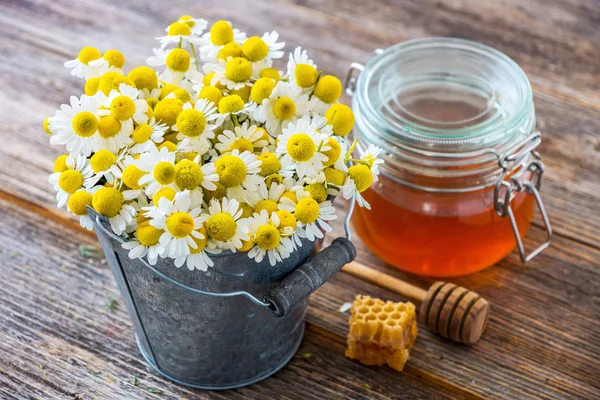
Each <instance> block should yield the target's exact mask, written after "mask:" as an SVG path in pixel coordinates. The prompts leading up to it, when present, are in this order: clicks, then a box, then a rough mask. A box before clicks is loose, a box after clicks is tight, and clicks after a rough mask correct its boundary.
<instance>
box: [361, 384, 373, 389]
mask: <svg viewBox="0 0 600 400" xmlns="http://www.w3.org/2000/svg"><path fill="white" fill-rule="evenodd" d="M363 387H364V388H365V389H369V390H371V389H373V388H372V387H371V385H369V384H368V383H363Z"/></svg>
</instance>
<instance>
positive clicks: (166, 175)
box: [153, 161, 175, 185]
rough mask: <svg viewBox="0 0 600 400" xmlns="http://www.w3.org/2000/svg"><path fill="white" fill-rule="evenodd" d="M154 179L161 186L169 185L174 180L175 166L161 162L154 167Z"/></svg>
mask: <svg viewBox="0 0 600 400" xmlns="http://www.w3.org/2000/svg"><path fill="white" fill-rule="evenodd" d="M153 175H154V179H156V182H158V183H160V184H161V185H169V184H171V183H173V181H174V180H175V166H174V165H173V164H171V163H170V162H167V161H161V162H159V163H157V164H156V165H155V166H154V170H153Z"/></svg>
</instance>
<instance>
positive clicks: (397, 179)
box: [352, 38, 551, 277]
mask: <svg viewBox="0 0 600 400" xmlns="http://www.w3.org/2000/svg"><path fill="white" fill-rule="evenodd" d="M353 110H354V113H355V115H356V127H355V130H354V135H355V138H356V139H358V142H359V146H358V147H359V152H360V149H361V148H362V149H364V148H366V147H367V146H368V145H369V144H375V145H377V146H379V147H381V148H382V150H383V152H382V153H383V154H382V158H383V159H384V160H385V163H384V164H383V165H382V166H381V167H380V171H381V174H380V177H379V179H378V181H377V182H375V183H374V184H373V185H372V187H371V188H369V189H368V190H367V191H366V192H364V193H362V195H363V197H364V198H365V200H367V202H369V203H370V204H371V209H370V210H369V209H366V208H361V207H357V208H356V209H355V210H354V215H353V217H352V224H353V227H354V229H355V230H356V232H357V234H358V236H359V237H360V238H361V240H362V241H363V242H364V243H365V244H366V245H367V246H368V247H369V249H370V250H371V251H373V253H375V254H376V255H377V256H379V257H380V258H382V259H383V260H385V261H386V262H388V263H390V264H392V265H394V266H396V267H398V268H401V269H403V270H406V271H409V272H412V273H415V274H420V275H427V276H435V277H449V276H459V275H464V274H468V273H472V272H475V271H478V270H481V269H483V268H486V267H489V266H491V265H493V264H495V263H496V262H498V261H499V260H501V259H502V258H504V257H505V256H506V255H507V254H509V253H510V252H511V251H512V250H513V249H514V248H515V247H516V246H517V244H519V250H520V252H521V256H522V258H523V259H524V260H526V259H527V258H528V257H527V256H526V255H525V251H524V248H523V245H522V242H521V239H522V238H523V237H524V236H525V234H526V233H527V230H528V228H529V225H530V223H531V219H532V216H533V212H534V208H535V205H536V202H537V203H538V204H539V205H540V207H541V208H543V205H542V204H541V200H540V198H539V192H538V191H537V189H538V187H539V179H540V176H541V173H542V172H543V164H542V163H541V160H540V159H539V155H538V154H537V152H536V151H535V148H536V146H537V145H538V144H539V142H540V134H539V132H536V131H535V112H534V107H533V101H532V94H531V86H530V84H529V81H528V80H527V77H526V75H525V73H524V72H523V70H522V69H521V68H520V67H519V66H518V65H517V64H516V63H515V62H514V61H512V60H511V59H510V58H508V57H507V56H505V55H504V54H502V53H500V52H498V51H496V50H494V49H492V48H490V47H487V46H484V45H481V44H478V43H474V42H470V41H465V40H460V39H448V38H431V39H421V40H415V41H410V42H405V43H402V44H399V45H396V46H393V47H391V48H389V49H387V50H385V51H383V52H382V53H380V54H378V55H377V56H375V57H374V58H373V59H372V60H371V61H370V62H369V63H368V64H367V65H366V67H365V68H364V70H363V71H362V72H361V73H360V75H359V77H358V79H357V81H356V86H355V87H354V92H353ZM544 217H546V216H545V212H544ZM545 222H546V223H547V220H545ZM547 228H548V233H549V236H550V233H551V232H550V226H549V223H548V224H547ZM544 246H547V243H545V244H544V245H543V246H542V247H540V248H538V249H537V250H536V251H535V252H534V253H533V254H532V255H535V254H537V252H539V251H541V250H542V249H543V247H544ZM530 257H531V256H530ZM530 257H529V258H530Z"/></svg>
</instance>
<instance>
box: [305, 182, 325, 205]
mask: <svg viewBox="0 0 600 400" xmlns="http://www.w3.org/2000/svg"><path fill="white" fill-rule="evenodd" d="M304 190H306V191H307V192H308V193H309V194H310V197H312V198H313V199H315V201H316V202H317V203H322V202H324V201H325V200H327V189H326V188H325V185H323V184H322V183H311V184H310V185H307V186H305V187H304Z"/></svg>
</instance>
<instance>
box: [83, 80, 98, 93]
mask: <svg viewBox="0 0 600 400" xmlns="http://www.w3.org/2000/svg"><path fill="white" fill-rule="evenodd" d="M99 84H100V77H94V78H90V79H88V80H87V81H85V85H84V86H83V92H84V93H85V94H86V96H93V95H95V94H96V93H98V85H99Z"/></svg>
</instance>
